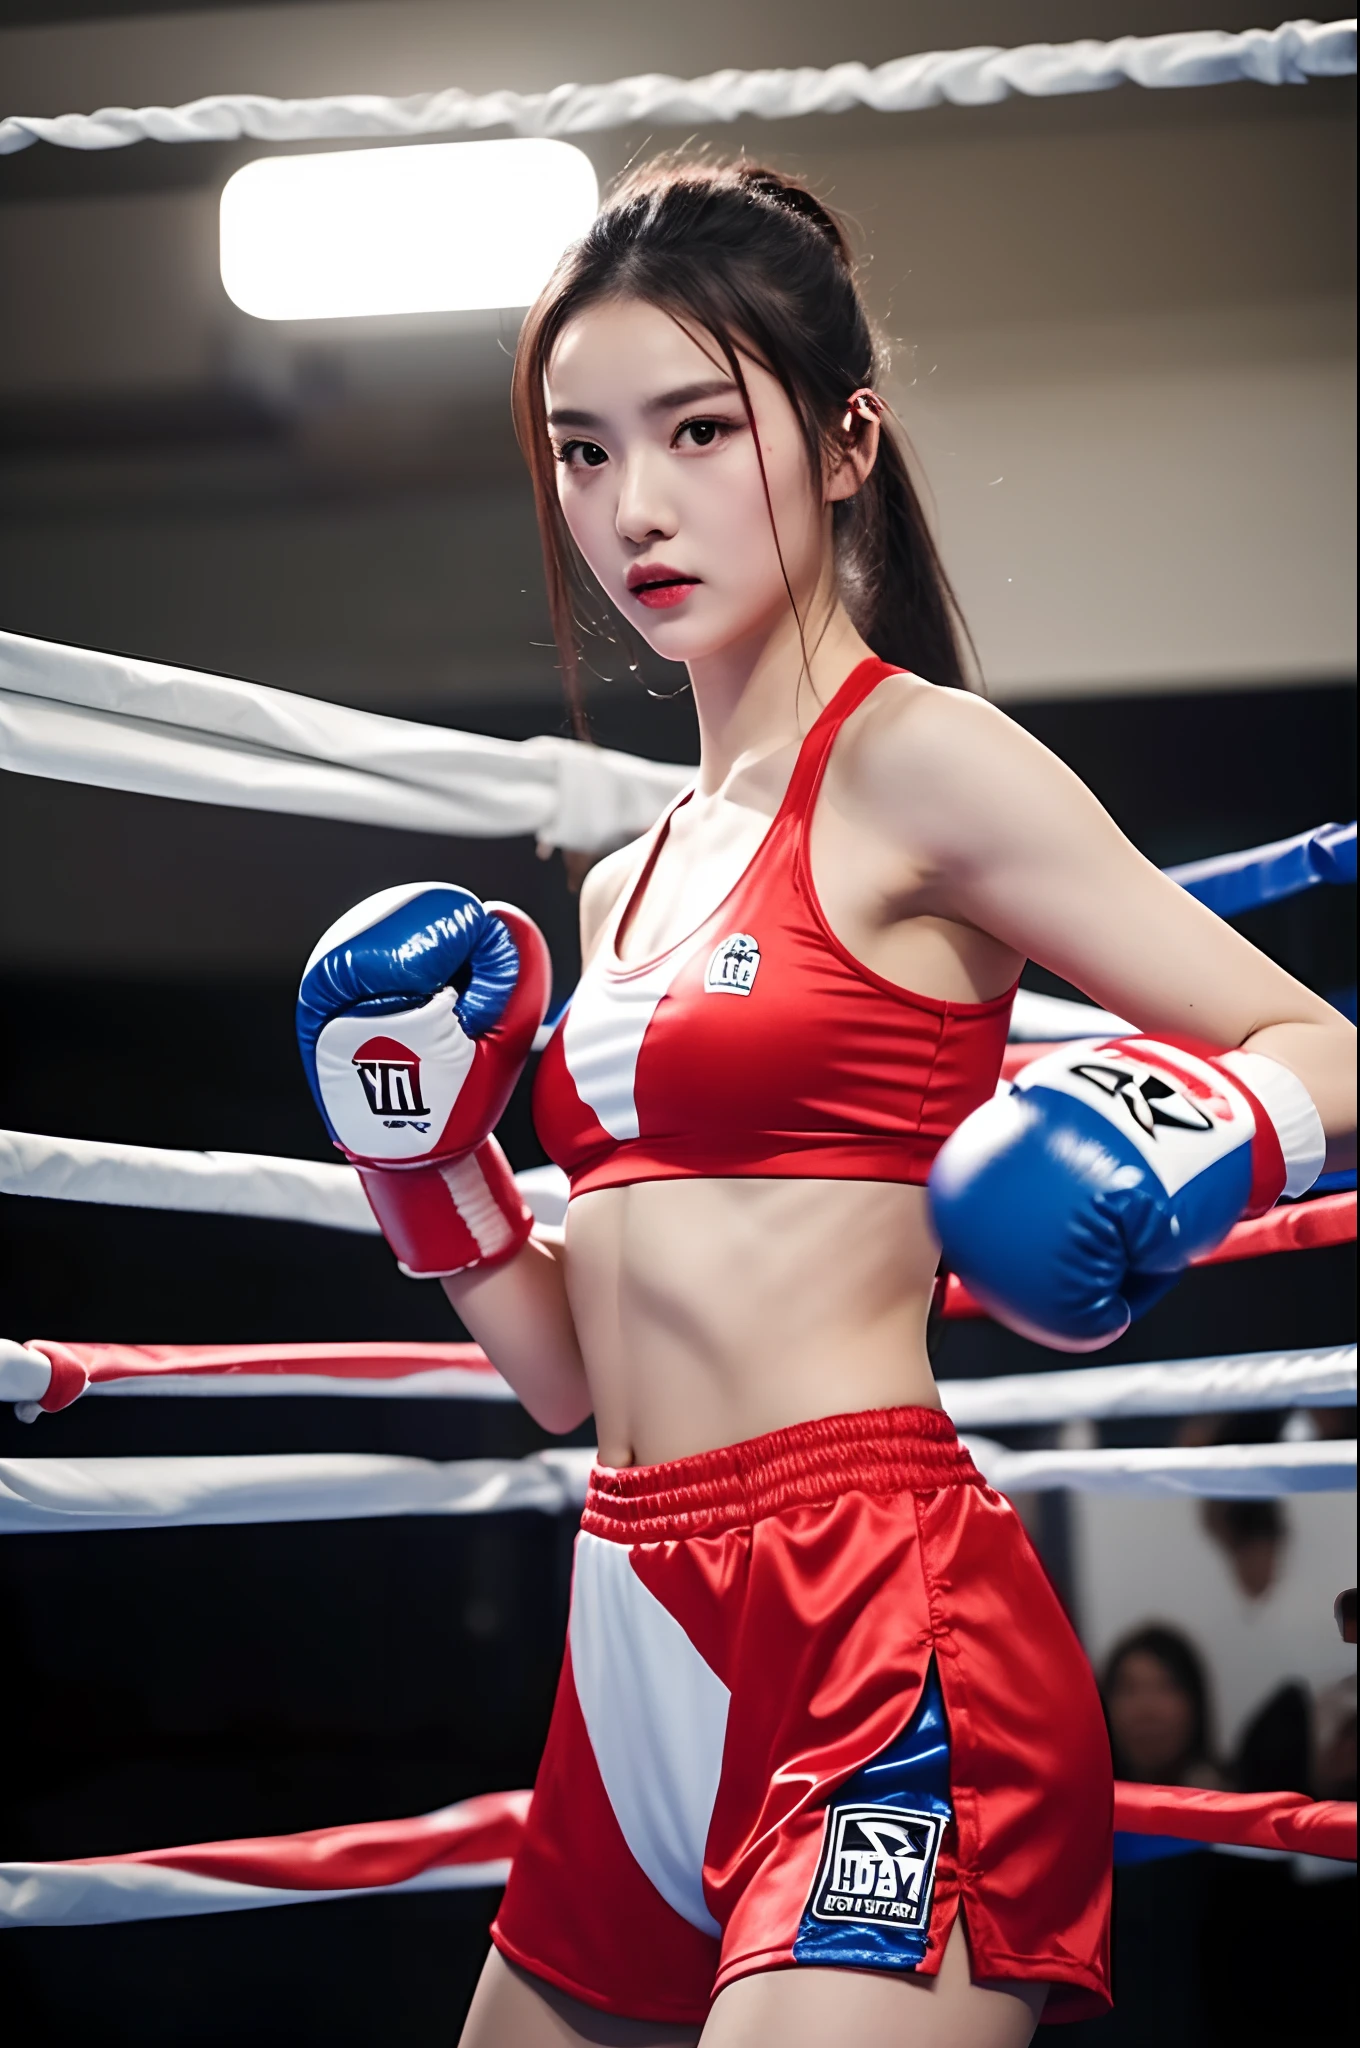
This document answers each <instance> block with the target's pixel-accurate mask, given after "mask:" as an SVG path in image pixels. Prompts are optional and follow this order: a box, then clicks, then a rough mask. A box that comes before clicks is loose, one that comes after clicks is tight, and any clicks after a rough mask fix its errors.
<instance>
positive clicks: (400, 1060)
mask: <svg viewBox="0 0 1360 2048" xmlns="http://www.w3.org/2000/svg"><path fill="white" fill-rule="evenodd" d="M353 1064H354V1071H355V1072H356V1073H357V1074H358V1076H359V1079H360V1081H362V1083H363V1088H364V1094H365V1095H366V1096H367V1097H368V1106H369V1108H370V1110H371V1111H372V1112H373V1114H374V1116H379V1117H381V1118H382V1120H383V1122H384V1124H386V1126H387V1128H388V1129H389V1130H400V1129H401V1128H402V1127H403V1126H404V1125H406V1124H411V1125H413V1126H414V1128H415V1129H416V1130H418V1131H427V1130H428V1129H429V1128H430V1126H429V1124H428V1123H419V1122H417V1121H416V1120H417V1118H419V1117H428V1116H429V1114H430V1112H429V1110H428V1109H427V1108H426V1106H425V1103H424V1102H423V1101H422V1099H421V1094H420V1060H419V1057H418V1056H417V1055H416V1054H415V1053H413V1052H412V1051H411V1050H410V1048H409V1046H405V1045H402V1044H401V1042H400V1040H399V1039H395V1038H368V1039H365V1041H364V1043H363V1044H362V1045H361V1046H360V1047H359V1050H358V1052H356V1053H355V1055H354V1062H353Z"/></svg>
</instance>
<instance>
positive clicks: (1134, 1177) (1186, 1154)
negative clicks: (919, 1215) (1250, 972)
mask: <svg viewBox="0 0 1360 2048" xmlns="http://www.w3.org/2000/svg"><path fill="white" fill-rule="evenodd" d="M1325 1150H1326V1141H1325V1138H1324V1136H1323V1132H1322V1124H1321V1121H1320V1119H1319V1117H1318V1113H1317V1110H1316V1109H1315V1108H1314V1106H1313V1102H1312V1098H1311V1097H1310V1096H1309V1094H1308V1092H1307V1090H1306V1089H1305V1088H1304V1086H1303V1084H1302V1082H1301V1081H1299V1080H1298V1079H1297V1077H1296V1076H1295V1075H1294V1074H1292V1073H1291V1072H1290V1071H1289V1069H1288V1068H1287V1067H1284V1066H1281V1065H1280V1063H1279V1062H1278V1061H1277V1060H1272V1059H1268V1058H1266V1057H1265V1055H1264V1054H1262V1053H1248V1052H1228V1053H1218V1054H1208V1053H1206V1052H1204V1051H1203V1050H1191V1049H1189V1048H1187V1047H1185V1046H1180V1045H1175V1044H1172V1043H1169V1042H1167V1041H1166V1040H1163V1039H1153V1038H1122V1039H1083V1040H1081V1041H1079V1042H1077V1043H1075V1044H1072V1045H1066V1046H1063V1047H1061V1048H1060V1049H1058V1050H1056V1051H1053V1052H1049V1053H1046V1054H1044V1055H1043V1056H1042V1057H1041V1058H1039V1059H1036V1060H1034V1061H1033V1062H1032V1063H1031V1064H1030V1065H1029V1066H1027V1067H1023V1068H1022V1069H1021V1071H1020V1073H1019V1074H1018V1075H1017V1076H1016V1078H1015V1079H1014V1081H1012V1082H1011V1083H1010V1084H1009V1086H1007V1087H1003V1088H1001V1089H999V1090H998V1092H997V1094H996V1095H995V1096H994V1097H993V1098H992V1100H991V1101H990V1102H985V1103H983V1105H982V1107H981V1108H980V1109H975V1110H974V1111H973V1113H972V1115H971V1116H968V1117H965V1118H964V1120H963V1122H962V1123H961V1124H960V1125H959V1127H958V1129H957V1130H956V1131H955V1132H954V1133H953V1135H952V1136H951V1137H950V1138H948V1139H947V1140H946V1142H945V1144H944V1145H943V1146H942V1147H941V1149H940V1152H939V1154H938V1156H937V1158H936V1160H935V1164H934V1167H933V1168H932V1170H931V1175H930V1211H931V1216H932V1218H933V1220H934V1224H935V1229H936V1231H937V1233H938V1235H939V1239H940V1243H941V1245H942V1247H943V1249H944V1255H945V1258H946V1260H947V1261H948V1263H949V1265H950V1266H951V1267H952V1269H953V1270H954V1272H956V1273H957V1274H958V1276H959V1278H960V1279H961V1280H962V1281H963V1283H964V1285H965V1286H966V1287H967V1288H968V1290H969V1292H970V1293H972V1294H973V1295H975V1296H976V1297H977V1299H978V1300H979V1301H980V1302H981V1303H982V1304H983V1306H984V1307H985V1308H986V1309H988V1310H989V1311H990V1313H991V1314H992V1315H994V1316H995V1317H996V1319H997V1321H998V1322H1002V1323H1005V1324H1007V1325H1008V1326H1009V1327H1010V1328H1011V1329H1013V1330H1018V1331H1019V1332H1020V1334H1021V1335H1022V1336H1024V1337H1032V1338H1034V1339H1036V1340H1037V1341H1038V1342H1039V1343H1041V1344H1048V1345H1051V1346H1052V1347H1053V1348H1054V1349H1055V1350H1058V1351H1095V1350H1098V1349H1099V1348H1100V1346H1101V1345H1103V1344H1109V1343H1112V1342H1113V1341H1114V1339H1115V1338H1116V1337H1118V1336H1121V1335H1122V1334H1123V1332H1124V1331H1125V1330H1126V1329H1127V1328H1128V1326H1129V1324H1130V1322H1131V1321H1132V1320H1133V1318H1134V1317H1135V1316H1137V1315H1141V1314H1142V1313H1143V1311H1144V1310H1145V1309H1148V1308H1150V1307H1151V1306H1152V1304H1153V1303H1154V1302H1155V1301H1157V1300H1158V1299H1160V1297H1161V1296H1162V1295H1163V1294H1165V1293H1166V1291H1167V1289H1168V1288H1169V1287H1171V1286H1172V1285H1173V1284H1174V1282H1175V1280H1176V1279H1177V1277H1178V1276H1179V1275H1180V1274H1181V1273H1182V1272H1183V1271H1184V1269H1185V1268H1186V1267H1187V1266H1188V1265H1189V1264H1190V1262H1191V1261H1192V1260H1193V1259H1195V1258H1197V1257H1199V1256H1200V1255H1201V1254H1202V1253H1204V1252H1207V1251H1210V1250H1212V1248H1213V1247H1214V1246H1215V1245H1216V1244H1219V1243H1220V1242H1221V1241H1222V1239H1223V1238H1225V1237H1226V1236H1227V1234H1228V1232H1229V1230H1231V1228H1232V1226H1233V1224H1234V1223H1236V1222H1237V1221H1238V1220H1239V1218H1241V1217H1243V1216H1259V1215H1261V1214H1263V1213H1264V1211H1265V1210H1267V1209H1268V1208H1270V1207H1271V1205H1272V1203H1274V1202H1275V1201H1276V1200H1277V1199H1278V1197H1279V1196H1280V1195H1281V1194H1289V1195H1298V1194H1302V1193H1303V1192H1304V1191H1305V1189H1307V1188H1309V1187H1311V1186H1312V1184H1313V1182H1314V1181H1315V1180H1316V1178H1317V1176H1318V1174H1319V1173H1320V1172H1321V1170H1322V1162H1323V1156H1324V1153H1325Z"/></svg>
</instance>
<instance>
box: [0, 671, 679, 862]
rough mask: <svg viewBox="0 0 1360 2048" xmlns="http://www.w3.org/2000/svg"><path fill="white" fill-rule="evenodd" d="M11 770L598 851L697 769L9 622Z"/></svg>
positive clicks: (7, 757)
mask: <svg viewBox="0 0 1360 2048" xmlns="http://www.w3.org/2000/svg"><path fill="white" fill-rule="evenodd" d="M0 767H3V768H8V769H10V770H12V771H13V772H14V773H16V774H19V775H38V776H44V777H48V778H53V779H56V780H59V781H63V782H83V783H89V784H93V785H94V786H95V787H96V788H98V789H121V790H127V791H131V792H133V793H134V794H138V795H142V796H166V797H180V798H185V799H188V800H190V801H195V802H198V803H207V804H225V805H228V806H230V807H231V808H232V809H235V810H252V811H281V812H284V813H286V814H288V815H290V816H297V817H309V818H335V819H339V820H340V821H341V822H343V823H346V824H359V825H385V826H389V827H395V828H398V829H400V830H402V831H407V832H447V833H451V834H454V835H457V836H461V837H467V838H492V839H496V838H508V837H513V836H515V835H517V834H522V833H532V834H533V836H534V837H535V838H536V839H537V840H538V841H539V842H540V844H541V845H543V846H545V847H554V846H561V847H566V848H568V849H570V850H571V851H574V852H581V853H596V852H603V851H607V850H608V849H610V848H611V847H615V846H621V845H623V843H624V842H625V841H626V840H629V839H634V838H636V837H637V835H638V834H639V833H641V832H645V831H646V830H647V829H648V827H649V826H651V825H652V824H654V823H655V821H656V819H657V818H658V817H659V816H660V814H661V812H662V811H663V810H664V809H665V807H666V805H667V804H668V803H670V801H671V800H672V798H673V797H675V796H677V795H678V794H679V792H680V791H681V790H682V789H683V788H684V787H685V785H686V784H687V783H688V782H690V781H692V780H693V774H694V771H693V769H691V768H682V767H677V766H672V765H670V764H669V763H659V762H654V761H643V760H638V759H637V758H635V757H634V756H633V755H631V754H620V753H616V752H615V751H613V750H612V749H611V748H608V747H594V746H589V745H585V744H583V743H582V742H581V741H579V740H567V739H561V738H559V737H556V736H554V735H552V734H544V735H540V736H538V737H535V738H533V739H527V740H496V739H487V738H485V737H483V736H482V735H480V734H476V733H463V732H451V731H449V730H448V729H447V728H446V727H444V726H438V725H419V724H416V723H414V722H413V721H411V720H409V719H404V718H387V717H384V716H383V715H382V714H381V713H378V712H374V711H355V710H352V709H351V708H350V707H349V706H347V705H343V704H328V703H325V702H324V701H322V700H321V699H320V698H317V697H302V696H298V695H297V694H295V693H294V692H292V691H289V690H273V689H270V688H269V687H268V686H267V685H266V684H263V683H248V682H241V681H239V680H237V679H236V678H234V677H231V676H214V675H205V674H203V673H202V672H201V671H199V670H196V669H184V668H171V667H168V666H166V665H165V664H164V663H161V662H155V661H136V660H133V659H132V658H131V657H129V656H122V655H114V654H103V653H99V652H97V651H95V650H93V649H90V648H85V647H64V646H62V645H60V644H59V643H58V642H56V641H50V640H31V639H28V638H26V637H24V636H23V635H21V634H18V633H0Z"/></svg>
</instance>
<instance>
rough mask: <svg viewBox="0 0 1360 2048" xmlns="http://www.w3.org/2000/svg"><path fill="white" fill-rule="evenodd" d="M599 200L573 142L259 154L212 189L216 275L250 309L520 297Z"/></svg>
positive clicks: (301, 315) (295, 313) (486, 302)
mask: <svg viewBox="0 0 1360 2048" xmlns="http://www.w3.org/2000/svg"><path fill="white" fill-rule="evenodd" d="M598 204H599V189H598V187H597V185H596V182H595V171H594V167H593V166H592V164H591V161H590V159H589V157H588V156H586V155H585V153H584V152H583V151H582V150H579V149H576V148H574V147H573V145H572V144H571V143H569V142H550V141H546V140H538V139H535V138H530V139H526V140H516V141H506V142H438V143H421V144H417V145H411V146H407V147H405V148H399V149H356V150H335V151H329V152H327V153H326V154H324V155H314V156H311V155H309V156H273V157H261V158H259V159H258V160H257V161H256V162H255V163H253V164H247V165H246V166H245V167H244V169H242V170H239V171H237V172H236V173H235V175H234V176H233V177H231V178H229V179H228V180H227V184H226V188H225V190H224V191H223V194H222V243H221V249H222V257H221V260H222V283H223V285H224V286H225V287H226V291H227V296H228V298H230V299H232V300H233V301H234V303H235V304H236V305H238V306H240V307H241V309H242V311H243V312H246V313H253V314H254V316H255V318H256V319H257V320H344V319H354V318H356V317H359V316H362V315H366V314H368V315H371V314H375V313H452V312H470V311H473V310H476V309H484V308H487V307H494V306H527V305H529V304H531V302H532V301H533V300H534V299H535V298H537V296H538V294H539V292H540V290H541V289H542V287H543V286H544V285H545V284H546V283H547V280H548V277H549V275H550V273H551V271H552V268H553V265H554V264H555V263H556V261H557V259H558V257H559V256H560V255H561V253H562V251H563V249H564V248H565V247H566V245H567V244H568V242H572V241H575V239H576V238H577V236H579V235H581V234H584V232H585V230H586V229H587V228H588V227H589V225H590V223H591V221H592V220H593V219H594V217H595V212H596V208H597V206H598Z"/></svg>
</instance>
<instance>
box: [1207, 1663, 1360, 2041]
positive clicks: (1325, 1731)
mask: <svg viewBox="0 0 1360 2048" xmlns="http://www.w3.org/2000/svg"><path fill="white" fill-rule="evenodd" d="M1232 1778H1233V1783H1234V1784H1235V1785H1236V1786H1238V1787H1239V1788H1240V1789H1241V1790H1242V1791H1244V1792H1304V1793H1307V1794H1308V1795H1309V1797H1310V1798H1314V1799H1354V1797H1355V1678H1354V1676H1351V1677H1349V1678H1347V1679H1343V1680H1342V1682H1341V1683H1340V1684H1338V1685H1329V1686H1325V1687H1324V1688H1323V1689H1322V1691H1321V1692H1319V1693H1317V1694H1316V1695H1315V1694H1313V1693H1312V1692H1311V1690H1310V1689H1309V1688H1308V1687H1307V1686H1306V1685H1303V1684H1301V1683H1300V1682H1299V1681H1298V1680H1291V1681H1290V1682H1289V1683H1288V1684H1285V1685H1282V1686H1280V1687H1279V1688H1278V1689H1277V1690H1276V1691H1275V1692H1273V1693H1271V1694H1270V1696H1269V1697H1268V1698H1267V1699H1266V1700H1264V1701H1263V1702H1262V1704H1261V1705H1260V1706H1259V1707H1258V1708H1257V1710H1256V1712H1255V1714H1253V1716H1252V1718H1251V1720H1250V1721H1249V1722H1248V1723H1247V1726H1246V1728H1245V1729H1244V1731H1243V1734H1242V1738H1241V1741H1240V1742H1239V1744H1238V1746H1237V1754H1236V1756H1235V1757H1234V1759H1233V1764H1232ZM1210 1860H1211V1863H1212V1866H1213V1867H1212V1870H1211V1872H1210V1880H1211V1881H1210V1887H1209V1894H1208V1905H1207V1912H1206V1917H1205V1939H1206V1958H1207V1959H1208V1961H1209V1968H1210V1970H1211V1971H1216V1972H1217V1975H1216V1978H1215V1982H1214V1999H1213V2010H1214V2018H1215V2025H1216V2032H1215V2034H1214V2036H1213V2037H1212V2038H1213V2040H1214V2041H1223V2042H1225V2043H1227V2042H1232V2043H1234V2044H1235V2043H1236V2042H1238V2041H1271V2042H1277V2041H1300V2042H1303V2041H1306V2042H1307V2043H1308V2044H1309V2048H1324V2044H1330V2043H1332V2042H1336V2043H1340V2042H1342V2041H1350V2040H1353V2039H1354V2038H1355V2026H1356V2017H1357V2016H1356V2011H1355V2002H1356V2001H1355V1972H1354V1951H1355V1909H1356V1878H1355V1866H1354V1864H1344V1863H1336V1864H1328V1863H1324V1862H1321V1861H1318V1860H1314V1859H1309V1858H1304V1857H1299V1858H1279V1859H1274V1860H1270V1861H1263V1860H1261V1859H1257V1858H1250V1857H1238V1856H1215V1857H1213V1858H1211V1859H1210ZM1266 1929H1269V1930H1270V1938H1269V1940H1268V1941H1267V1942H1265V1943H1264V1944H1263V1942H1262V1939H1261V1936H1262V1933H1263V1931H1264V1930H1266Z"/></svg>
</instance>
